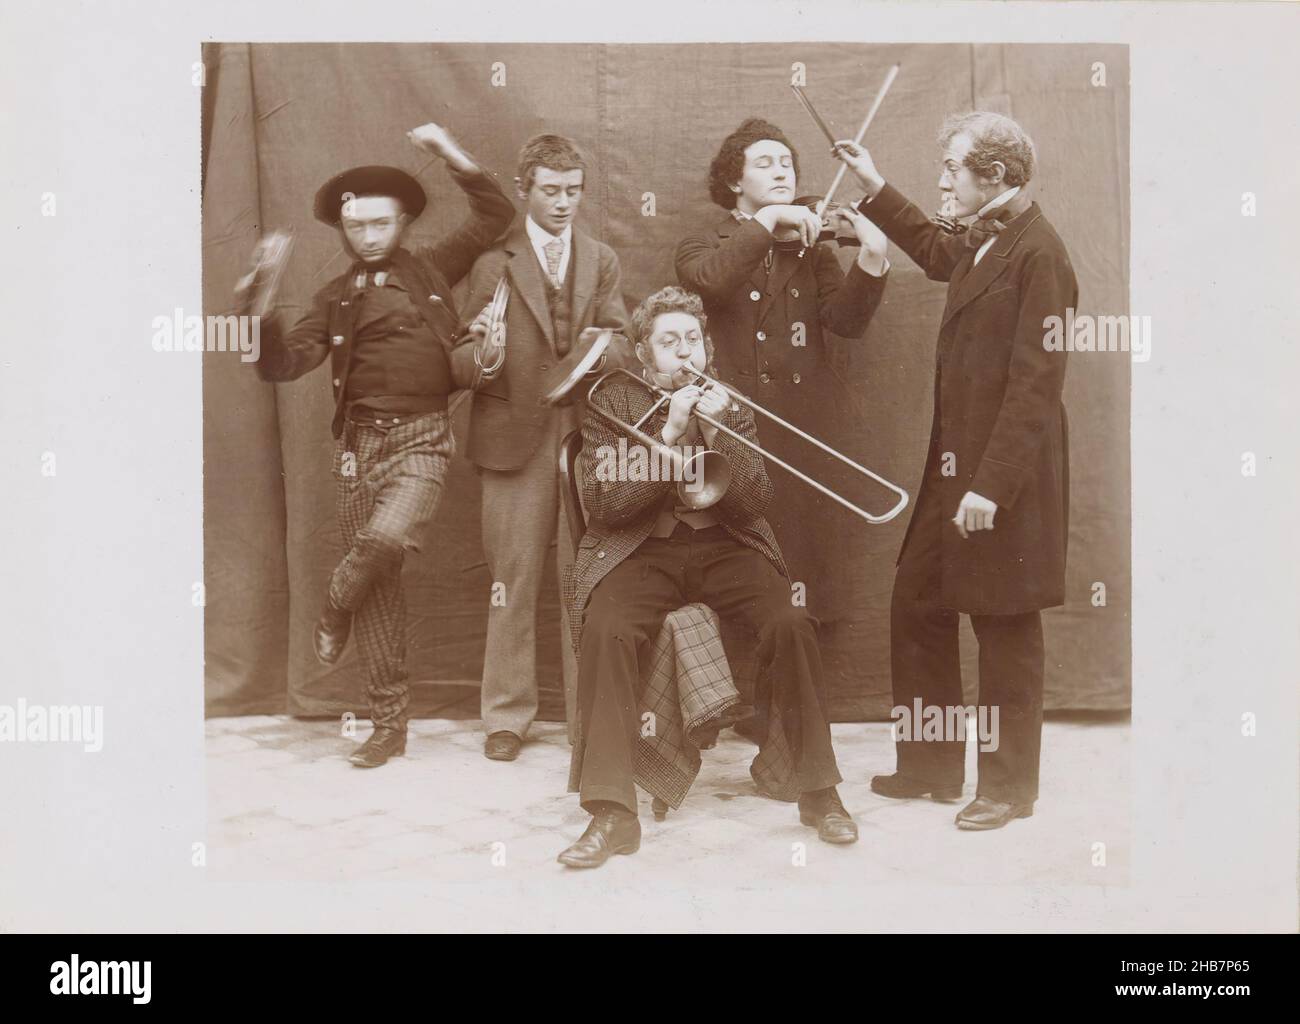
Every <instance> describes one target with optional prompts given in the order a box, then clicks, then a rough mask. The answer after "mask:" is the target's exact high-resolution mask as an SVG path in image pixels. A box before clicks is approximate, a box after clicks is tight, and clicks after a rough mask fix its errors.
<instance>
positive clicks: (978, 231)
mask: <svg viewBox="0 0 1300 1024" xmlns="http://www.w3.org/2000/svg"><path fill="white" fill-rule="evenodd" d="M1005 227H1006V225H1005V224H1003V223H1002V221H1000V220H998V219H997V218H996V217H983V218H981V219H980V220H977V221H975V223H974V224H971V225H970V226H969V227H968V228H967V229H966V246H967V248H970V249H978V248H979V247H980V246H981V245H983V244H984V243H985V242H987V241H988V240H989V239H990V238H995V237H997V235H999V234H1001V233H1002V229H1003V228H1005Z"/></svg>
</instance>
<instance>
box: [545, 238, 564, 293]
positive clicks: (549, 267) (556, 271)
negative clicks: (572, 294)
mask: <svg viewBox="0 0 1300 1024" xmlns="http://www.w3.org/2000/svg"><path fill="white" fill-rule="evenodd" d="M542 250H543V251H544V252H545V253H546V274H547V276H548V277H549V278H550V279H551V284H553V285H555V287H556V288H558V287H560V257H561V256H563V255H564V239H562V238H552V239H551V240H550V241H549V242H547V243H546V245H544V246H543V247H542Z"/></svg>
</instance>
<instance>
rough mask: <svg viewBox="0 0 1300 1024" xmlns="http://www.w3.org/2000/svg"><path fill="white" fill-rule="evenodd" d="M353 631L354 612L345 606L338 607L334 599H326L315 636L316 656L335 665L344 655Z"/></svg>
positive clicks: (326, 663) (327, 663) (323, 662)
mask: <svg viewBox="0 0 1300 1024" xmlns="http://www.w3.org/2000/svg"><path fill="white" fill-rule="evenodd" d="M351 632H352V613H351V612H350V611H348V610H347V609H345V608H336V607H335V605H334V602H333V601H326V602H325V609H324V611H322V612H321V614H320V621H319V622H318V623H316V632H315V634H314V636H313V639H314V641H315V645H316V657H317V658H319V659H320V661H321V663H322V664H324V665H333V664H334V663H335V662H336V661H338V660H339V658H341V657H343V648H344V647H346V646H347V645H348V634H349V633H351Z"/></svg>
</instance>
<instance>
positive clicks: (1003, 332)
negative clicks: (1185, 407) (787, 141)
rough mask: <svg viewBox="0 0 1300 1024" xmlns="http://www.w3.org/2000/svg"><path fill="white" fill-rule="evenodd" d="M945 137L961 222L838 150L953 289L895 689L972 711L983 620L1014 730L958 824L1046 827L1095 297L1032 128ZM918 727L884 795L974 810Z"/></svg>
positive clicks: (954, 210)
mask: <svg viewBox="0 0 1300 1024" xmlns="http://www.w3.org/2000/svg"><path fill="white" fill-rule="evenodd" d="M940 143H941V144H942V145H943V146H944V147H945V152H944V166H943V171H942V174H941V177H940V179H939V188H940V190H941V192H942V193H943V194H944V195H945V196H946V197H947V198H948V199H949V200H950V202H951V204H952V207H951V210H950V213H951V216H952V218H953V219H952V220H951V221H948V220H942V219H941V221H940V222H939V223H936V222H932V221H931V219H930V218H929V217H927V216H926V215H925V214H924V213H923V212H922V211H921V210H920V209H918V208H917V207H916V206H915V205H913V204H912V203H910V202H908V200H907V199H906V198H905V197H904V196H903V195H902V194H901V193H900V192H899V191H898V190H897V189H895V188H893V187H892V186H890V185H888V184H886V183H885V180H884V178H883V177H882V176H881V175H880V173H879V172H878V171H877V170H876V167H875V164H874V163H873V161H872V159H871V157H870V155H869V154H868V153H867V151H866V150H865V149H863V148H862V147H860V146H855V145H854V144H853V143H852V142H841V143H838V144H837V149H836V152H837V154H838V155H839V156H840V158H841V159H843V160H844V161H845V163H847V164H848V165H849V167H850V169H851V170H852V171H853V172H854V174H855V175H856V176H857V177H858V179H859V180H860V181H861V183H862V186H863V187H864V188H865V189H866V192H867V197H868V198H867V199H865V200H863V202H862V203H861V204H860V205H859V209H860V210H861V211H862V212H863V213H864V214H866V216H868V217H870V218H871V219H872V220H873V221H874V222H875V223H876V224H878V225H879V226H880V228H881V229H882V230H883V231H884V232H885V234H886V235H888V236H889V238H890V240H891V241H893V242H895V243H897V244H898V245H899V247H901V248H902V249H903V251H904V252H906V253H907V254H908V256H910V257H911V258H912V259H913V260H915V261H916V263H917V264H919V265H920V266H921V267H922V269H924V270H925V273H926V276H927V277H929V278H931V279H932V280H935V281H947V282H948V301H947V305H946V307H945V309H944V312H943V320H942V324H941V326H940V328H939V342H938V352H937V368H936V372H935V391H934V422H933V425H932V428H931V434H930V449H929V454H928V456H927V458H926V466H925V475H924V479H923V482H922V484H921V490H920V495H919V497H918V499H917V503H916V509H915V511H914V512H913V514H912V521H911V523H910V524H909V526H908V531H907V535H906V537H905V538H904V540H903V548H902V552H901V554H900V555H899V562H898V573H897V576H896V578H895V581H894V594H893V601H892V610H891V628H890V644H891V661H892V670H893V691H894V703H895V706H896V708H903V709H906V711H907V713H908V714H909V715H910V716H911V717H912V718H913V719H914V718H915V712H916V708H917V703H916V702H917V701H918V700H919V702H920V706H921V707H922V708H931V707H945V708H946V707H955V706H960V705H961V704H962V686H961V669H960V663H959V660H958V650H957V625H958V613H960V612H965V613H966V614H968V615H970V617H971V624H972V626H973V627H974V629H975V634H976V636H977V637H978V639H979V673H980V702H981V704H983V705H987V706H988V708H989V714H988V718H987V720H988V721H989V722H990V723H991V722H994V721H996V722H997V724H998V728H997V729H996V730H995V732H996V735H995V737H994V738H995V741H996V749H986V747H992V746H993V743H989V744H981V750H980V754H979V783H978V787H977V790H976V798H975V800H974V801H973V802H972V803H970V804H969V805H968V806H967V807H965V808H964V809H963V810H962V811H961V812H960V813H959V814H958V815H957V825H958V826H959V827H961V828H966V829H992V828H1001V827H1002V826H1003V825H1006V824H1007V823H1008V822H1010V821H1011V820H1013V819H1015V818H1027V817H1029V816H1030V815H1031V814H1032V813H1033V807H1034V802H1035V800H1037V798H1038V764H1039V746H1040V738H1041V733H1042V722H1043V671H1044V652H1043V630H1042V623H1041V620H1040V611H1041V609H1043V608H1051V607H1053V606H1056V605H1060V604H1063V603H1064V602H1065V548H1066V537H1067V532H1068V521H1067V516H1068V507H1069V485H1068V475H1067V469H1068V465H1067V445H1066V418H1065V408H1064V406H1063V404H1062V402H1061V391H1062V388H1063V386H1064V383H1065V359H1066V353H1065V351H1063V350H1058V349H1059V348H1060V347H1059V346H1055V345H1049V344H1047V343H1046V338H1045V336H1046V334H1047V332H1048V330H1049V324H1051V322H1052V318H1054V317H1060V318H1061V321H1058V322H1063V321H1064V320H1065V319H1066V318H1067V310H1071V309H1074V308H1077V306H1078V298H1079V291H1078V284H1077V282H1076V280H1075V276H1074V269H1073V268H1072V267H1071V265H1070V257H1069V255H1068V254H1067V252H1066V250H1065V246H1064V244H1062V242H1061V239H1060V237H1059V236H1058V235H1057V233H1056V231H1055V230H1054V229H1053V228H1052V226H1051V224H1049V223H1048V221H1047V218H1046V217H1045V216H1043V211H1042V210H1041V209H1039V207H1038V204H1037V203H1035V202H1034V201H1033V200H1032V199H1031V198H1030V197H1029V195H1028V194H1027V188H1028V186H1029V182H1030V180H1031V178H1032V177H1033V173H1034V160H1035V153H1034V145H1033V142H1032V141H1031V140H1030V138H1029V136H1028V135H1026V134H1025V132H1024V130H1023V129H1022V128H1021V127H1020V126H1019V125H1018V124H1016V123H1015V122H1014V121H1012V120H1011V119H1010V118H1008V117H1003V116H1002V115H1000V114H993V113H987V112H976V113H972V114H966V115H962V116H959V117H953V118H949V119H948V121H947V122H946V123H945V125H944V128H943V131H942V132H941V134H940ZM970 216H974V217H975V218H976V219H975V221H974V222H973V223H972V224H971V225H970V227H969V228H963V227H961V226H960V224H959V223H958V222H959V221H960V219H961V218H964V217H970ZM994 710H996V712H997V717H996V719H995V718H994V715H993V712H994ZM944 718H945V720H947V719H949V718H950V716H948V715H945V716H944ZM902 732H903V734H902V735H901V736H900V737H899V738H898V743H897V756H898V771H897V773H896V774H894V775H890V776H877V777H876V778H874V779H873V780H872V783H871V787H872V789H873V790H875V791H876V792H877V793H880V794H883V795H884V796H890V797H918V796H925V795H927V794H929V795H930V796H932V797H933V798H935V799H956V798H959V797H960V795H961V787H962V783H963V778H964V776H963V767H964V765H963V762H964V753H965V743H964V742H962V741H961V740H959V739H957V738H955V737H952V736H946V735H945V736H944V738H943V739H942V740H938V741H936V740H932V739H927V740H918V739H917V738H916V730H915V728H913V729H910V730H909V729H904V730H903V731H902Z"/></svg>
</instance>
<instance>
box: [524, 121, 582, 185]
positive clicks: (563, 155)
mask: <svg viewBox="0 0 1300 1024" xmlns="http://www.w3.org/2000/svg"><path fill="white" fill-rule="evenodd" d="M539 167H549V168H550V169H551V170H553V171H582V179H583V181H584V182H585V181H586V180H587V161H586V160H585V159H584V158H583V155H582V150H580V149H579V148H578V146H577V144H576V143H575V142H574V141H573V140H572V139H566V138H565V137H564V136H563V135H549V134H545V135H534V136H533V137H532V138H531V139H529V140H528V141H527V142H525V143H524V146H523V149H521V150H520V151H519V169H518V170H517V171H516V172H515V177H516V178H518V179H519V187H520V188H521V189H523V190H524V191H525V192H527V191H528V190H529V189H530V188H532V187H533V173H534V172H535V171H536V170H537V168H539Z"/></svg>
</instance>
